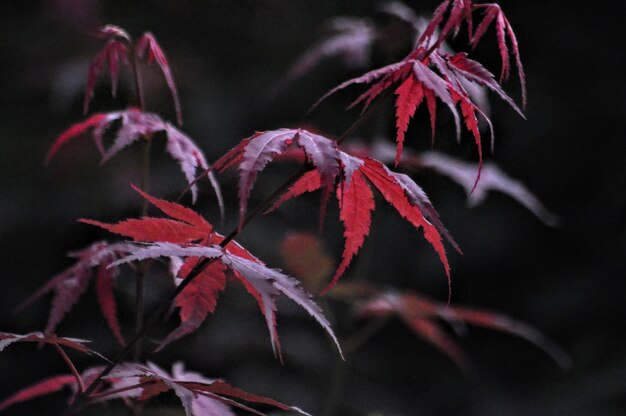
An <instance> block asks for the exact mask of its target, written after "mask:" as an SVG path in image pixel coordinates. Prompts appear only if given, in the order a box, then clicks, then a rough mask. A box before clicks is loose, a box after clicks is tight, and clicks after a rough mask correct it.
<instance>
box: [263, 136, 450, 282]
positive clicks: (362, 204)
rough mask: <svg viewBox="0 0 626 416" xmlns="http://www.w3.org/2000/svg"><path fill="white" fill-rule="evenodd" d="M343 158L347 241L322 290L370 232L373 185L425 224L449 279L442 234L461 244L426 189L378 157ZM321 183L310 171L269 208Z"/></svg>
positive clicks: (339, 193)
mask: <svg viewBox="0 0 626 416" xmlns="http://www.w3.org/2000/svg"><path fill="white" fill-rule="evenodd" d="M327 140H328V139H327ZM339 158H340V165H341V172H340V179H339V184H338V185H337V188H336V192H335V194H336V197H337V200H338V202H339V218H340V220H341V221H342V222H343V224H344V238H345V244H344V250H343V254H342V259H341V263H340V264H339V267H338V269H337V271H336V273H335V275H334V276H333V278H332V281H331V283H330V284H329V285H328V286H327V287H326V289H324V291H323V292H322V293H326V292H327V291H328V290H329V289H330V288H331V287H332V286H333V285H335V284H336V283H337V281H338V280H339V278H340V277H341V276H342V275H343V273H344V272H345V271H346V269H347V268H348V266H349V264H350V262H351V261H352V258H353V257H354V256H355V255H356V254H357V252H358V251H359V249H360V248H361V246H362V245H363V241H364V239H365V237H366V236H367V235H368V234H369V230H370V227H371V213H372V211H374V209H375V206H374V194H373V192H372V188H374V189H376V190H377V191H378V192H380V194H381V195H382V196H383V198H384V199H385V200H386V201H387V202H388V203H389V204H391V205H392V206H393V207H394V208H395V209H396V211H398V213H399V214H400V215H401V216H402V217H403V218H405V219H406V220H407V221H409V222H410V223H411V224H412V225H413V226H414V227H415V228H420V227H421V228H423V230H424V237H425V238H426V240H427V241H428V242H429V243H430V244H431V245H432V246H433V248H434V249H435V251H436V252H437V254H438V255H439V258H440V260H441V262H442V263H443V265H444V268H445V271H446V275H447V276H448V279H449V278H450V270H449V266H448V259H447V256H446V253H445V249H444V247H443V244H442V241H441V240H442V237H441V234H443V236H444V237H445V238H446V239H448V240H449V241H450V242H451V243H452V245H453V246H454V247H455V248H456V249H457V250H458V249H459V248H458V246H457V244H456V243H455V242H454V240H453V239H452V237H451V236H450V234H449V233H448V232H447V231H446V229H445V228H444V227H443V224H442V223H441V221H440V220H439V216H438V214H437V213H436V211H435V209H434V208H433V206H432V204H431V203H430V201H429V200H428V197H427V196H426V194H425V193H424V191H423V190H422V189H421V188H420V187H419V186H418V185H417V184H416V183H415V182H413V180H411V179H410V178H409V177H408V176H406V175H401V174H398V173H394V172H392V171H390V170H389V169H388V168H387V167H386V166H385V165H384V164H382V163H381V162H379V161H377V160H375V159H371V158H366V159H361V158H358V157H355V156H351V155H349V154H347V153H344V152H340V153H339ZM319 183H320V182H319V173H318V172H317V171H316V170H313V171H309V172H307V173H306V174H305V175H303V176H302V177H301V178H300V179H299V180H298V181H296V182H295V183H294V184H293V185H292V186H291V187H290V188H289V189H288V190H287V191H286V192H285V193H284V194H283V195H282V196H280V197H279V198H278V199H277V200H276V202H275V203H274V205H273V206H272V207H271V208H270V209H269V210H268V211H272V210H274V209H276V208H277V207H278V206H280V205H281V204H283V203H284V202H285V201H287V200H289V199H291V198H294V197H296V196H299V195H301V194H303V193H306V192H312V191H315V190H317V189H319ZM440 233H441V234H440Z"/></svg>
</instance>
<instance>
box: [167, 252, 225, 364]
mask: <svg viewBox="0 0 626 416" xmlns="http://www.w3.org/2000/svg"><path fill="white" fill-rule="evenodd" d="M198 262H199V259H197V258H192V257H188V258H187V259H186V261H185V263H184V264H183V266H182V267H181V269H180V271H179V272H178V276H179V278H180V279H184V278H186V277H187V276H188V275H189V272H191V270H192V269H193V268H194V267H195V266H196V265H197V264H198ZM224 270H225V266H224V265H223V264H222V263H221V262H217V261H215V262H213V263H211V264H209V265H208V266H207V267H205V268H204V269H203V270H202V272H200V274H199V275H198V277H196V278H195V279H194V280H193V281H192V282H191V283H190V284H189V285H188V286H187V287H186V288H185V289H184V290H183V291H182V292H181V293H180V294H179V295H178V296H177V297H176V300H175V301H174V305H175V306H177V307H179V308H180V322H181V324H180V326H178V328H176V329H175V330H174V331H172V332H171V333H170V334H169V335H168V336H167V337H166V338H165V339H164V340H163V341H161V342H160V343H159V346H158V348H157V349H156V350H155V352H158V351H160V350H161V349H163V348H164V347H165V346H166V345H168V344H169V343H171V342H173V341H176V340H178V339H180V338H182V337H183V336H185V335H188V334H191V333H192V332H194V331H195V330H196V329H198V328H199V327H200V325H201V324H202V322H204V320H205V318H206V317H207V315H208V314H210V313H213V312H214V311H215V307H216V306H217V297H218V293H219V292H221V291H223V290H224V287H225V285H226V275H225V274H224Z"/></svg>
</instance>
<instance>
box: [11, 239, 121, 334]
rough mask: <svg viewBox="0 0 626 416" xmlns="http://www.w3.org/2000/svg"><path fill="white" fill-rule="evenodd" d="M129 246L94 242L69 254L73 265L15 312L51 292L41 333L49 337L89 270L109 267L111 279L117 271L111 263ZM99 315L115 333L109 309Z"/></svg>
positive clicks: (82, 287) (75, 299)
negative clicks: (48, 313)
mask: <svg viewBox="0 0 626 416" xmlns="http://www.w3.org/2000/svg"><path fill="white" fill-rule="evenodd" d="M131 247H132V246H131V245H130V244H124V243H118V244H109V243H106V242H98V243H95V244H92V245H91V246H89V247H87V248H86V249H83V250H81V251H78V252H75V253H72V257H76V258H77V261H76V263H75V264H74V265H73V266H71V267H69V268H68V269H66V270H65V271H64V272H62V273H60V274H58V275H56V276H54V277H53V278H52V279H50V280H49V281H48V283H46V284H45V285H44V286H42V287H41V288H40V289H38V290H37V291H36V292H35V293H33V294H32V295H31V296H30V297H29V298H27V299H26V300H25V301H24V302H22V304H21V305H19V306H18V308H17V310H21V309H23V308H24V307H26V306H28V305H30V304H31V303H33V302H34V301H36V300H38V299H39V298H41V297H42V296H44V295H46V294H48V293H50V292H54V297H53V299H52V307H51V309H50V316H49V317H48V323H47V325H46V329H45V331H44V333H45V334H46V335H50V334H52V333H53V332H54V330H55V328H56V327H57V325H58V324H59V323H60V322H61V320H62V319H63V318H64V317H65V315H66V314H67V313H68V312H69V310H70V309H71V308H72V307H73V306H74V305H75V304H76V302H78V300H79V299H80V297H81V295H82V294H83V293H84V292H85V289H86V288H87V285H88V284H89V280H90V279H91V278H92V275H93V270H94V269H96V268H98V269H100V268H103V267H113V268H112V269H110V273H111V276H116V275H117V270H116V269H115V268H114V265H111V263H112V262H113V261H114V260H115V259H116V258H117V257H118V256H119V255H121V254H125V253H127V252H129V250H130V248H131ZM103 313H105V317H106V319H107V321H108V322H109V325H110V326H111V329H112V330H113V331H114V332H115V331H116V329H114V328H116V327H117V328H119V324H117V323H116V322H115V321H116V319H115V315H114V314H113V310H112V309H110V307H109V309H108V310H106V311H105V309H103Z"/></svg>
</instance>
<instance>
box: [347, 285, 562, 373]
mask: <svg viewBox="0 0 626 416" xmlns="http://www.w3.org/2000/svg"><path fill="white" fill-rule="evenodd" d="M356 311H357V313H358V314H359V315H361V316H389V315H394V314H395V315H397V316H398V317H400V318H401V319H402V320H403V321H404V322H405V324H406V325H407V326H408V327H409V328H410V329H411V330H413V332H415V334H417V335H418V336H420V337H422V338H424V339H425V340H426V341H427V342H430V343H431V344H433V345H434V346H435V347H436V348H438V349H440V350H441V351H442V352H443V353H445V354H446V355H448V356H449V357H450V358H451V359H452V360H453V361H455V362H456V363H457V365H459V367H461V368H468V363H469V361H468V360H467V358H466V357H465V354H464V353H463V351H462V350H461V348H460V347H459V346H458V344H457V343H456V342H455V341H454V340H453V339H452V338H450V337H449V336H448V335H447V334H446V332H444V331H443V329H442V328H441V327H440V324H439V322H438V320H444V321H446V322H447V323H448V324H450V325H451V326H452V327H453V328H455V329H456V328H458V327H461V328H463V329H464V327H465V324H472V325H476V326H482V327H485V328H488V329H493V330H497V331H500V332H505V333H509V334H512V335H516V336H518V337H520V338H523V339H526V340H527V341H529V342H531V343H533V344H535V345H537V346H538V347H539V348H541V349H542V350H543V351H544V352H546V353H547V354H548V355H549V356H550V357H551V358H552V359H554V360H555V361H556V362H557V363H558V364H559V365H560V366H561V367H563V368H567V367H568V366H569V363H570V361H569V358H568V357H567V354H565V353H564V352H563V350H561V349H560V348H559V347H558V346H556V345H555V344H554V343H553V342H552V341H550V340H549V339H548V338H547V337H546V336H545V335H543V334H542V333H541V332H539V331H538V330H536V329H535V328H533V327H531V326H529V325H527V324H525V323H522V322H519V321H516V320H513V319H511V318H509V317H506V316H504V315H501V314H497V313H494V312H491V311H487V310H483V309H474V308H466V307H459V306H451V305H449V304H447V305H446V304H443V303H439V302H437V301H435V300H432V299H429V298H427V297H425V296H422V295H418V294H417V293H410V292H406V293H397V292H379V293H378V294H375V295H373V296H368V299H366V300H365V301H364V302H363V303H361V304H359V305H357V309H356Z"/></svg>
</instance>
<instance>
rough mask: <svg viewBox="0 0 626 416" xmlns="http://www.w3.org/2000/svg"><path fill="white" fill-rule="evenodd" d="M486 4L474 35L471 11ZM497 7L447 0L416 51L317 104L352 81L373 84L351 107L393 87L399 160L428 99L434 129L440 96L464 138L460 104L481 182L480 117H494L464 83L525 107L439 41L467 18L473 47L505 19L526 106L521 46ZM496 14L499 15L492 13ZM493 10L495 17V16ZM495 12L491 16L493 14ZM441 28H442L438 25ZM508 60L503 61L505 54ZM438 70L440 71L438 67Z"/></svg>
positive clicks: (491, 77) (505, 65)
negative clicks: (413, 122)
mask: <svg viewBox="0 0 626 416" xmlns="http://www.w3.org/2000/svg"><path fill="white" fill-rule="evenodd" d="M484 7H487V10H489V11H490V12H489V13H491V14H488V15H487V16H486V17H485V19H484V20H483V21H482V23H481V24H480V26H479V28H478V29H479V30H478V31H477V33H476V35H474V36H473V35H472V28H473V23H472V22H473V20H472V11H473V10H475V9H481V8H484ZM491 10H496V9H493V8H489V7H488V6H486V5H480V4H474V2H473V1H471V0H454V1H448V0H447V1H444V2H442V4H441V5H440V6H439V7H438V8H437V10H436V11H435V15H434V17H433V18H432V20H431V21H430V22H429V23H428V25H427V26H426V28H425V29H424V30H423V32H422V33H421V36H420V37H419V39H418V41H417V44H416V46H415V48H414V50H413V51H412V52H411V53H409V54H408V55H407V56H406V57H405V58H404V59H402V60H401V61H399V62H396V63H392V64H389V65H386V66H384V67H382V68H378V69H375V70H372V71H370V72H367V73H365V74H364V75H361V76H359V77H356V78H353V79H350V80H348V81H345V82H343V83H341V84H340V85H338V86H337V87H335V88H333V89H331V90H330V91H329V92H328V93H326V94H325V95H324V96H322V98H320V99H319V100H318V101H317V102H316V103H315V104H314V105H313V107H316V106H317V105H319V104H320V103H321V102H322V101H323V100H324V99H326V98H327V97H328V96H330V95H332V94H334V93H336V92H337V91H339V90H342V89H344V88H346V87H348V86H350V85H353V84H371V83H373V85H372V86H371V87H370V88H369V89H367V90H366V91H365V92H364V93H362V94H361V95H360V96H359V97H357V98H356V100H354V101H353V102H352V103H351V104H350V105H349V107H348V108H352V107H354V106H356V105H358V104H360V103H363V111H365V109H367V108H368V107H369V106H370V104H371V103H372V102H373V101H374V100H375V99H376V98H377V97H379V96H380V95H381V94H382V93H383V92H384V91H390V88H392V87H394V86H397V87H395V90H394V93H395V95H396V96H397V98H396V105H395V107H396V129H397V135H396V142H397V151H396V158H395V163H396V165H397V164H398V163H399V162H400V158H401V156H402V149H403V145H404V138H405V134H406V131H407V129H408V125H409V121H410V119H411V118H412V117H413V115H414V114H415V112H416V110H417V109H418V108H419V106H420V105H421V104H422V103H423V102H425V103H426V107H427V108H428V112H429V114H430V121H431V128H432V130H433V137H434V129H435V118H436V108H437V100H436V99H439V100H440V101H441V102H443V103H444V104H445V105H446V106H447V107H448V109H449V110H450V112H451V113H452V115H453V117H454V120H455V124H456V129H457V138H459V137H460V119H461V117H460V115H459V113H458V110H457V106H459V107H460V109H461V115H462V117H463V120H464V122H465V126H466V128H467V130H468V131H469V132H470V133H471V134H472V136H473V138H474V141H475V143H476V148H477V150H478V158H479V167H478V175H477V176H476V181H475V184H477V183H478V180H479V178H480V172H481V167H482V143H481V133H480V130H479V128H478V117H479V116H480V117H482V118H483V119H484V120H485V121H486V122H487V123H488V125H489V126H491V121H490V120H489V118H488V117H487V115H486V114H485V112H484V111H483V110H481V109H480V108H479V107H477V106H476V104H475V103H474V102H473V100H472V97H471V96H470V94H469V92H468V90H467V89H466V88H465V86H464V84H467V83H468V82H470V83H475V84H478V85H480V86H484V87H487V88H489V89H490V90H492V91H494V92H496V93H497V94H498V95H499V96H500V97H502V98H503V99H504V100H505V101H506V102H507V103H508V104H509V105H511V107H513V109H514V110H515V111H517V112H518V113H519V114H520V115H522V116H523V114H522V112H521V110H520V109H519V108H518V106H517V105H516V104H515V103H514V102H513V100H512V99H511V98H510V97H509V96H508V95H507V94H506V93H505V92H504V91H503V90H502V88H501V87H500V86H499V85H498V83H497V82H496V80H495V77H494V75H493V74H491V73H490V72H489V71H488V70H487V69H485V68H484V67H483V66H482V65H481V64H480V63H478V62H476V61H474V60H471V59H469V58H467V55H466V54H465V53H458V54H448V53H445V52H444V51H443V50H441V49H440V47H441V45H442V44H443V42H444V41H445V39H446V38H448V37H449V36H450V35H451V34H456V33H457V32H458V31H459V29H460V27H461V25H462V24H463V23H467V27H468V33H469V36H470V39H472V43H473V45H474V46H475V45H476V44H477V43H478V42H479V41H480V39H481V38H482V36H483V35H484V33H485V31H486V29H487V27H488V25H489V23H490V22H491V21H492V20H493V18H494V17H495V16H496V14H497V15H498V16H501V17H499V20H498V22H503V23H501V24H500V23H498V28H500V27H501V25H502V24H505V23H504V22H506V24H505V25H506V28H507V30H510V36H512V38H511V39H512V42H513V43H514V45H515V46H514V48H513V54H514V56H515V58H516V60H517V62H518V63H519V67H518V68H519V73H520V81H521V84H522V92H523V97H524V105H525V102H526V95H525V82H524V76H523V69H522V66H521V61H519V49H518V48H517V43H516V41H515V37H514V34H513V31H512V29H511V26H510V25H509V24H508V21H507V20H506V18H504V15H503V14H501V11H500V9H499V7H498V8H497V11H496V12H493V11H491ZM494 13H496V14H494ZM492 15H493V16H492ZM490 16H492V17H490ZM440 27H441V29H440V30H438V29H439V28H440ZM498 39H499V44H500V48H501V51H506V50H505V49H503V48H506V43H504V39H503V38H502V37H501V36H499V37H498ZM505 56H506V57H507V60H506V61H505V60H504V57H505ZM508 67H509V64H508V54H506V53H505V54H504V55H503V68H507V69H506V72H503V74H508ZM435 70H436V71H437V72H438V73H437V72H435ZM492 148H493V131H492Z"/></svg>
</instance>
